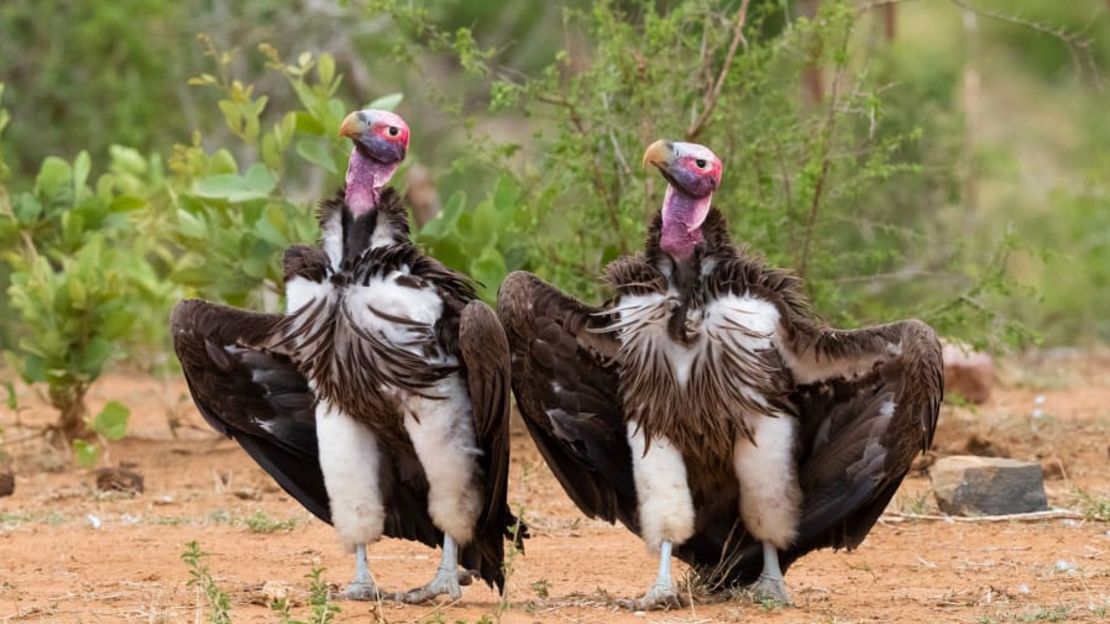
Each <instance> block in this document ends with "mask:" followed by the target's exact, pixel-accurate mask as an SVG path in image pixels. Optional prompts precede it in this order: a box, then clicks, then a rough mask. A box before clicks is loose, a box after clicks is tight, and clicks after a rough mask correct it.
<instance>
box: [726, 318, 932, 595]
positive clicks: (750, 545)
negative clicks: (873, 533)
mask: <svg viewBox="0 0 1110 624" xmlns="http://www.w3.org/2000/svg"><path fill="white" fill-rule="evenodd" d="M795 329H796V330H797V333H796V334H795V336H796V337H797V338H798V339H799V341H800V343H801V344H805V345H806V349H807V350H808V352H807V353H805V354H802V353H799V354H797V355H798V356H799V357H798V358H797V361H798V362H801V361H806V362H808V363H809V364H810V365H811V366H813V365H814V364H815V363H820V364H821V365H822V367H823V368H822V369H821V370H823V371H825V372H827V373H828V374H825V375H819V374H815V373H814V370H815V369H813V368H811V369H810V370H807V371H803V374H804V375H805V376H806V378H807V379H810V381H809V383H804V384H801V385H799V386H798V387H797V388H796V389H795V391H794V393H793V394H792V396H791V401H792V402H793V404H794V406H795V407H796V409H797V413H798V417H799V419H800V430H799V441H798V448H799V451H798V464H799V471H798V472H799V480H800V483H801V486H802V491H803V493H804V497H805V498H804V500H805V502H804V504H803V509H802V514H801V518H800V521H799V527H798V538H797V539H796V540H795V543H794V544H793V545H792V546H791V547H790V548H789V549H787V550H786V551H785V552H783V553H780V563H781V564H782V566H783V569H784V570H785V569H786V567H788V566H789V565H790V564H791V563H792V562H794V561H795V560H797V559H798V558H799V557H802V556H803V555H805V554H806V553H808V552H810V551H813V550H816V549H819V548H829V547H832V548H849V549H851V548H854V547H856V546H858V545H859V544H860V543H861V542H862V541H863V539H864V538H865V537H866V536H867V534H868V532H870V530H871V528H872V527H873V526H874V524H875V522H876V521H877V520H878V519H879V516H880V515H882V512H883V510H884V509H885V508H886V506H887V504H888V503H889V502H890V500H891V498H893V496H894V494H895V492H896V491H897V490H898V487H899V486H900V485H901V483H902V480H903V479H904V478H905V476H906V473H907V472H908V471H909V469H910V465H911V464H912V462H913V459H914V457H915V456H916V455H917V453H918V452H920V451H922V450H926V449H928V447H929V446H930V444H931V443H932V438H933V432H934V431H935V429H936V423H937V415H938V413H939V411H940V403H941V400H942V399H943V395H944V376H943V364H942V362H941V351H940V342H939V341H938V340H937V337H936V334H935V333H934V332H933V330H932V329H931V328H930V327H929V326H928V325H925V324H924V323H921V322H920V321H904V322H901V323H893V324H890V325H883V326H879V327H875V328H870V329H862V330H854V331H838V330H837V331H834V330H831V329H817V330H814V329H811V328H804V327H803V328H799V327H796V328H795ZM810 332H815V333H810ZM796 344H797V343H796ZM802 355H805V356H807V358H808V359H806V358H803V357H801V356H802ZM814 377H816V378H814ZM724 559H725V560H726V561H727V562H728V564H727V565H724V566H722V567H721V569H723V570H727V571H728V574H727V578H724V579H719V582H723V583H724V584H725V585H733V584H736V583H748V582H751V581H753V580H755V578H756V577H758V575H759V572H760V569H761V567H762V559H763V558H762V553H761V550H760V545H759V544H758V543H756V542H755V541H754V540H752V539H751V537H750V536H744V538H743V539H740V540H738V541H737V542H736V543H735V545H734V546H732V547H731V548H729V553H728V554H727V555H725V557H724Z"/></svg>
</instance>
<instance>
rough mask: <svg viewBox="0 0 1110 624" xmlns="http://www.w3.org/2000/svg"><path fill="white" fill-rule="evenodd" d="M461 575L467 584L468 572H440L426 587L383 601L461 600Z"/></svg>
mask: <svg viewBox="0 0 1110 624" xmlns="http://www.w3.org/2000/svg"><path fill="white" fill-rule="evenodd" d="M462 574H466V575H467V580H468V582H469V579H470V574H469V573H468V572H458V571H448V570H440V571H438V572H436V576H435V578H434V579H432V581H431V582H430V583H428V584H427V585H425V586H423V587H416V588H414V589H410V590H409V591H405V592H397V593H395V594H390V595H388V596H386V597H385V598H384V599H385V600H389V601H391V602H400V603H403V604H423V603H425V602H428V601H430V600H434V599H435V598H437V597H439V596H447V597H449V598H450V599H451V600H458V599H459V598H462V589H461V588H460V585H462V583H461V582H460V579H461V577H462Z"/></svg>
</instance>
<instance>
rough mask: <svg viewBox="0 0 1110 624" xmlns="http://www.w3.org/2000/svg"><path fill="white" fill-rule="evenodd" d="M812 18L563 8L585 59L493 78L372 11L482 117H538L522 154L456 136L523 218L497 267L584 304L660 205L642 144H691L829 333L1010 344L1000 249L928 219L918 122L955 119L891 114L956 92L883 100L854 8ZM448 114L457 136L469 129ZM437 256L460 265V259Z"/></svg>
mask: <svg viewBox="0 0 1110 624" xmlns="http://www.w3.org/2000/svg"><path fill="white" fill-rule="evenodd" d="M820 6H821V10H820V13H819V14H818V15H817V16H815V17H814V18H812V19H806V18H795V17H793V16H787V15H786V14H784V12H783V11H784V5H782V4H780V3H770V2H759V3H751V5H750V6H749V4H748V3H746V2H744V3H740V5H739V7H738V6H737V4H736V3H724V2H716V1H712V0H691V1H689V2H682V3H677V4H674V5H669V6H668V8H666V9H662V8H659V7H658V5H657V3H655V2H651V1H648V0H641V1H637V2H631V3H628V2H612V1H607V2H599V3H594V4H593V5H592V6H591V7H590V8H587V9H567V10H565V23H566V28H567V30H568V37H567V38H568V40H572V41H586V42H588V46H589V53H588V55H582V54H575V50H571V49H568V50H564V51H562V52H560V53H558V54H557V55H556V59H555V61H554V62H553V63H552V64H551V65H550V66H549V67H547V68H546V69H544V70H542V71H540V72H538V73H537V74H535V75H521V74H519V73H517V72H511V71H505V70H504V69H503V68H502V66H501V65H499V64H498V54H497V51H496V50H492V49H482V48H480V47H478V46H477V44H476V43H475V41H474V38H473V36H472V35H471V33H470V31H469V30H467V29H459V30H456V31H454V32H445V31H442V30H438V29H437V28H436V27H435V25H434V24H433V23H431V20H430V17H429V16H430V13H429V11H428V10H427V9H424V8H422V7H420V6H416V5H412V4H411V3H408V2H403V1H400V0H379V1H377V2H374V3H371V9H370V10H371V11H372V12H378V11H383V12H386V13H387V14H389V15H390V16H391V17H392V19H393V20H394V22H395V23H396V24H397V25H398V26H399V28H397V29H395V30H396V31H398V32H399V33H400V34H399V35H397V37H398V43H397V50H398V52H397V54H398V57H399V58H400V59H412V58H415V57H417V56H418V55H419V54H421V53H428V54H439V55H448V56H453V57H454V58H455V59H456V61H457V63H458V64H459V65H460V66H461V67H462V69H463V71H465V72H467V73H468V74H469V75H471V76H474V77H475V79H477V80H484V81H485V83H486V84H487V85H488V99H487V103H488V106H489V109H490V111H492V112H493V113H494V114H503V115H504V114H516V113H518V112H523V113H524V114H525V115H526V116H528V117H531V118H534V119H536V120H537V123H536V127H537V128H538V130H537V132H536V134H535V136H534V137H533V140H532V141H531V142H525V143H521V144H516V143H513V142H503V141H498V140H494V139H490V138H487V137H484V136H482V135H481V134H479V133H477V132H474V133H473V134H472V135H471V137H470V140H471V143H472V144H473V147H472V148H471V150H470V153H471V154H472V155H473V156H474V161H473V162H471V163H470V166H471V167H472V168H474V169H478V168H481V167H488V168H491V169H493V170H494V171H496V172H497V173H498V174H499V175H500V176H501V178H500V181H499V184H504V183H505V182H504V180H505V179H506V178H507V179H510V180H513V181H514V184H513V185H512V186H513V187H514V188H517V189H521V192H520V194H519V196H518V198H517V205H516V208H515V210H512V209H510V210H507V211H506V212H508V213H514V212H515V213H521V214H519V215H514V218H513V220H512V222H513V223H514V224H515V223H516V222H521V223H527V224H529V225H530V229H529V230H528V245H527V247H526V248H525V255H524V257H523V258H513V259H512V261H511V262H504V260H505V259H504V258H502V261H503V264H504V265H505V269H506V270H508V268H509V265H510V264H513V265H519V266H523V267H526V268H530V269H532V270H534V271H536V272H537V273H539V274H540V275H541V276H542V277H544V278H546V279H549V280H551V281H553V282H554V283H556V284H557V285H559V286H561V287H563V288H566V289H568V290H569V291H571V292H572V293H574V294H576V295H578V296H580V297H584V298H586V299H590V300H597V299H598V298H599V296H600V292H599V285H598V281H597V276H598V275H599V274H600V273H601V270H602V268H603V267H604V266H605V264H607V263H608V262H610V261H611V260H613V259H614V258H616V257H617V256H619V255H621V254H626V253H630V252H634V251H635V250H637V249H639V248H640V246H641V245H642V236H643V232H644V229H645V226H646V223H647V221H648V219H649V218H650V215H651V214H652V213H654V211H655V210H657V208H658V206H659V205H660V203H661V199H662V190H663V186H664V184H663V182H662V181H661V180H660V179H659V178H658V176H657V175H655V174H653V173H649V174H647V175H645V174H644V173H642V172H641V171H640V170H639V155H640V154H641V153H642V150H643V148H644V147H645V146H646V145H648V144H649V143H650V142H652V141H653V140H655V139H657V138H671V139H679V140H683V139H684V140H694V141H699V142H703V143H706V144H708V145H709V146H710V147H712V148H713V149H714V151H716V152H717V154H718V155H719V156H720V157H721V158H722V160H723V161H724V163H725V178H724V182H723V185H722V188H721V190H720V191H719V192H718V194H717V197H716V201H715V203H716V205H717V207H718V208H720V209H721V210H722V211H723V212H724V213H725V214H726V216H728V218H729V222H730V224H731V226H732V229H733V232H734V234H735V238H736V239H737V240H738V241H740V242H743V243H749V244H751V245H752V247H754V248H755V249H756V250H758V251H759V252H762V253H764V254H766V255H767V256H768V258H769V260H770V261H771V262H772V263H774V264H777V265H781V266H788V267H792V268H794V269H795V270H797V271H798V272H799V273H801V274H803V275H804V276H805V277H806V280H807V287H808V288H809V291H810V295H811V296H812V297H813V299H814V300H815V302H816V305H817V307H818V308H819V309H820V310H821V311H822V312H823V313H825V314H826V315H828V316H829V317H830V319H831V320H832V321H834V322H836V323H839V324H845V325H854V324H858V323H862V322H873V321H876V320H882V319H887V318H891V317H895V316H904V315H910V314H912V315H919V316H923V317H924V318H925V319H926V320H928V321H930V322H932V323H934V324H936V325H937V326H938V327H939V328H940V329H942V331H945V332H946V333H950V334H955V335H958V336H963V337H967V338H970V339H972V340H973V341H975V342H976V343H982V342H984V341H985V340H986V339H987V338H990V339H993V340H994V341H995V342H1003V341H1010V342H1015V341H1016V342H1020V341H1021V340H1023V339H1024V338H1026V335H1025V334H1024V333H1023V332H1022V331H1021V330H1020V329H1019V328H1017V327H1016V326H1015V325H1014V324H1013V323H1010V322H1008V321H1007V320H1006V319H1000V318H999V317H998V315H997V314H996V312H995V308H994V307H992V306H991V305H989V302H990V300H991V298H992V297H994V296H995V295H996V294H998V293H1002V294H1003V295H1005V294H1006V293H1007V292H1009V289H1010V288H1011V284H1010V282H1009V277H1008V274H1007V273H1006V271H1005V261H1006V259H1007V255H1006V251H1007V250H1008V249H1009V248H1010V247H1008V246H1007V244H1006V243H1007V242H1006V241H1003V243H1004V244H1003V246H1002V247H1001V248H1000V249H999V250H998V251H994V250H992V249H989V248H988V249H981V248H978V246H976V245H965V244H964V242H965V241H964V239H963V236H962V235H961V233H960V232H959V231H953V230H951V229H948V228H937V227H936V220H935V219H934V218H933V217H934V215H935V214H937V213H939V212H942V211H943V210H945V209H948V208H950V207H953V206H954V207H956V208H959V202H960V197H959V172H958V171H957V170H956V169H955V164H956V163H959V162H960V161H961V158H962V154H961V153H960V151H959V150H960V149H961V145H960V144H959V143H958V142H954V141H931V142H929V143H924V142H923V141H922V133H923V129H922V127H921V126H922V125H923V124H927V125H929V126H930V129H934V128H936V129H940V128H944V127H945V125H946V124H947V125H948V126H951V124H952V120H950V119H943V120H940V119H933V118H927V119H925V120H923V121H918V120H917V119H916V118H912V117H909V116H906V115H898V114H890V115H888V107H893V103H895V102H897V103H898V105H899V106H909V107H912V106H915V105H916V102H917V101H920V100H921V99H923V98H925V97H927V96H928V97H933V98H951V97H953V93H952V92H951V91H947V92H929V93H925V92H921V91H919V90H915V89H918V86H917V85H915V84H909V85H905V86H902V85H898V86H897V87H895V88H891V87H890V83H891V82H892V81H894V80H896V76H897V75H898V72H899V71H900V67H901V66H900V63H905V62H907V61H906V60H905V59H902V58H900V57H898V56H897V55H896V54H894V53H893V52H892V51H890V50H887V49H884V48H883V47H881V46H878V45H876V44H875V43H874V42H873V41H872V38H870V37H868V36H867V35H866V34H865V33H866V32H867V28H865V24H864V23H863V22H864V20H867V19H870V17H869V16H868V13H867V12H860V11H858V10H857V9H856V7H855V6H853V5H852V4H851V3H848V2H844V1H831V2H823V3H821V5H820ZM813 73H817V74H818V75H819V76H820V77H821V80H822V81H823V83H824V85H825V86H824V87H823V90H822V92H821V93H819V94H817V95H818V96H819V97H818V99H816V100H815V101H814V100H812V99H807V98H804V97H799V91H800V87H801V85H803V84H806V81H807V80H809V79H810V76H811V75H812V74H813ZM899 88H901V89H902V91H901V92H900V91H899ZM941 105H942V107H943V108H944V109H945V110H950V109H951V108H952V106H953V102H951V101H950V100H949V101H942V102H941ZM447 108H448V109H449V110H456V111H465V110H466V108H465V104H456V105H455V106H454V107H451V106H448V107H447ZM461 114H462V116H463V117H464V120H465V121H466V122H467V123H466V124H465V126H464V127H469V128H473V127H475V125H476V123H475V119H474V118H472V117H467V116H466V113H465V112H463V113H461ZM955 123H956V124H958V123H959V119H958V118H957V119H956V120H955ZM949 129H951V128H950V127H949ZM522 153H538V155H539V156H538V158H537V159H534V160H533V159H528V158H521V157H520V155H521V154H522ZM445 216H446V217H448V219H451V218H452V217H451V216H450V215H449V214H445ZM497 225H498V227H500V226H502V223H498V224H497ZM428 227H429V228H432V229H433V232H434V234H433V235H429V236H428V237H427V239H428V240H430V239H434V241H432V242H431V246H432V248H433V249H434V250H437V251H439V253H443V254H444V257H445V259H447V260H448V262H449V263H451V262H453V263H454V264H453V266H455V267H456V268H459V269H463V270H470V271H474V270H475V267H474V266H473V264H474V263H475V262H476V258H477V257H482V258H483V262H482V268H483V270H484V271H485V272H487V273H490V274H492V273H494V272H496V271H497V270H498V269H499V268H500V265H499V264H498V263H497V261H496V258H495V255H494V251H492V250H491V249H495V248H496V244H492V246H481V245H480V246H478V247H475V246H474V245H475V241H474V240H473V235H472V234H467V233H462V232H460V233H455V232H453V231H452V230H451V228H446V227H445V228H439V227H437V226H436V225H435V223H434V222H432V223H430V224H429V225H428ZM507 227H508V228H510V230H511V228H513V227H515V225H513V224H510V225H508V226H507ZM489 238H490V239H491V240H496V239H500V238H501V237H500V235H498V234H491V235H489ZM452 245H457V246H458V248H459V249H465V250H468V254H469V255H468V256H467V257H465V258H460V257H459V256H458V254H457V253H454V252H453V250H452ZM491 278H492V275H489V276H487V277H484V280H483V281H491Z"/></svg>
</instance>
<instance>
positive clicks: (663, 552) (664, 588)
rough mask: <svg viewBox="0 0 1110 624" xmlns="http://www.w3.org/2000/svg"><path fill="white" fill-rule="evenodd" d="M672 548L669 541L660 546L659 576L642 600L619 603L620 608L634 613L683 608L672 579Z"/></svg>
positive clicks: (680, 597)
mask: <svg viewBox="0 0 1110 624" xmlns="http://www.w3.org/2000/svg"><path fill="white" fill-rule="evenodd" d="M671 548H672V545H671V543H670V542H668V541H663V542H661V543H660V544H659V575H658V576H656V577H655V582H654V583H652V584H651V587H649V588H648V590H647V593H646V594H644V595H643V597H642V598H637V599H636V600H621V601H618V604H620V606H622V607H624V608H626V609H632V610H634V611H650V610H653V609H671V608H674V609H678V608H681V607H682V606H683V600H682V596H680V595H679V594H678V591H677V590H676V589H675V586H674V580H673V579H672V578H671Z"/></svg>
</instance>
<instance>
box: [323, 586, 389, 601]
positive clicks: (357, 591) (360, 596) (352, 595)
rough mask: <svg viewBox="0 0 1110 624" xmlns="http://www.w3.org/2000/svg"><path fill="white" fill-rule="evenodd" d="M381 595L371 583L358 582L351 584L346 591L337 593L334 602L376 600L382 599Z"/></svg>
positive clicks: (382, 595)
mask: <svg viewBox="0 0 1110 624" xmlns="http://www.w3.org/2000/svg"><path fill="white" fill-rule="evenodd" d="M384 597H385V594H383V593H382V592H381V591H380V590H379V589H378V588H377V586H375V585H374V584H373V583H360V582H358V581H356V582H354V583H351V584H350V585H348V586H347V589H344V590H343V591H341V592H339V595H337V596H336V597H335V598H336V600H357V601H361V602H367V601H373V600H378V599H380V598H384Z"/></svg>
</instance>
